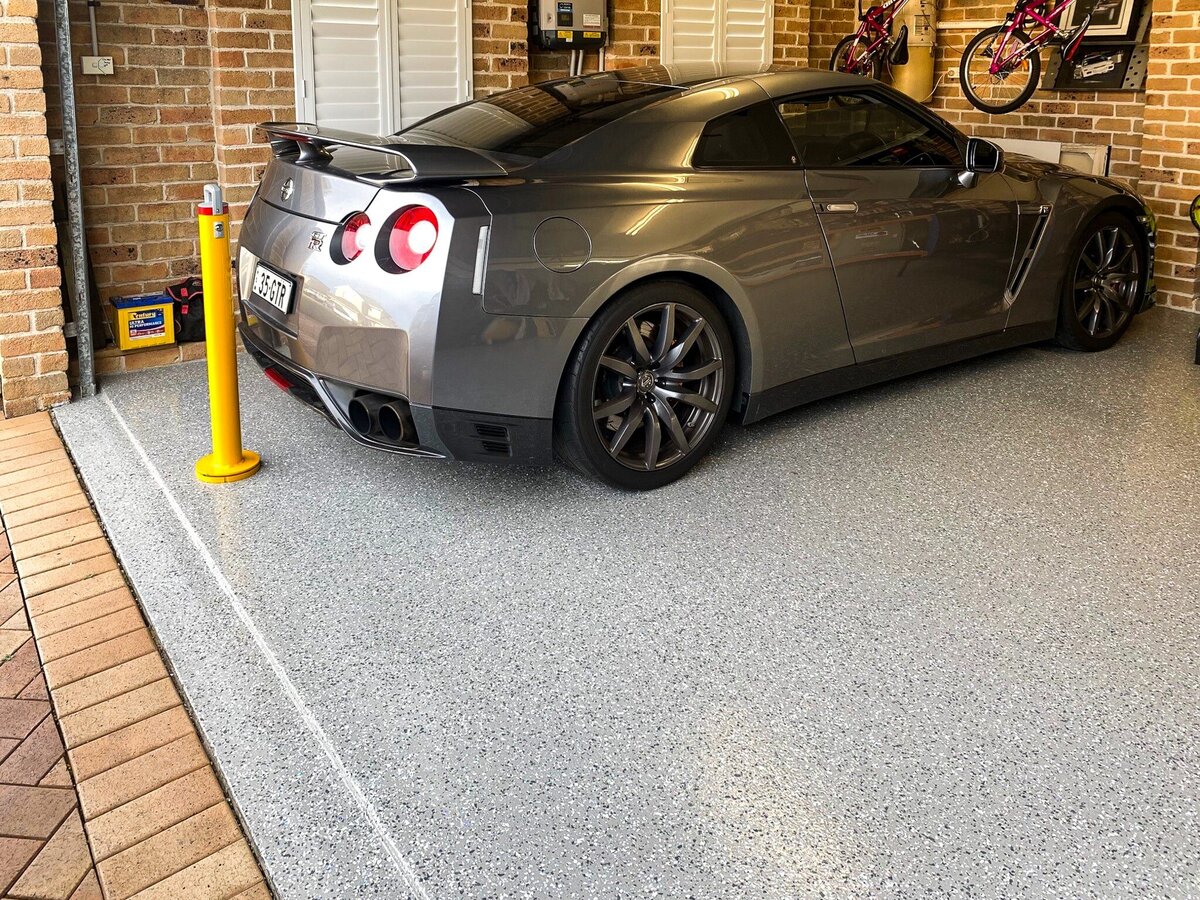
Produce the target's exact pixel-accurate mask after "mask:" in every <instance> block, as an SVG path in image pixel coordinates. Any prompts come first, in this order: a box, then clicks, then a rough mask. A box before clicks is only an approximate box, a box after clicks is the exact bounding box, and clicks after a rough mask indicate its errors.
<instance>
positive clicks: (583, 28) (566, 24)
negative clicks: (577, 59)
mask: <svg viewBox="0 0 1200 900" xmlns="http://www.w3.org/2000/svg"><path fill="white" fill-rule="evenodd" d="M530 13H531V15H530V17H529V24H530V27H531V28H532V29H533V32H534V34H533V40H534V43H537V44H540V45H541V46H542V47H545V48H546V49H547V50H584V49H588V48H592V47H603V46H604V45H605V44H607V43H608V0H532V3H531V4H530Z"/></svg>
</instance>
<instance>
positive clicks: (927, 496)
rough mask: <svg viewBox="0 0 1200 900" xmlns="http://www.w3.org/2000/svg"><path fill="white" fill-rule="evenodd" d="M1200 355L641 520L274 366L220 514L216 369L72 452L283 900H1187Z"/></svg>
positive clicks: (707, 478)
mask: <svg viewBox="0 0 1200 900" xmlns="http://www.w3.org/2000/svg"><path fill="white" fill-rule="evenodd" d="M1198 324H1200V319H1197V318H1196V317H1194V316H1190V315H1188V314H1184V313H1178V312H1172V311H1166V310H1155V311H1153V312H1151V313H1149V314H1147V315H1146V316H1143V317H1142V318H1141V319H1139V320H1138V321H1137V322H1136V323H1135V325H1134V328H1133V329H1132V331H1131V332H1130V334H1129V335H1128V336H1127V337H1126V339H1125V340H1124V341H1123V342H1122V343H1121V344H1120V345H1119V346H1118V347H1117V348H1116V349H1114V350H1112V351H1110V352H1108V353H1102V354H1093V355H1083V354H1075V353H1069V352H1066V351H1062V350H1058V349H1055V348H1052V347H1048V346H1039V347H1034V348H1028V349H1023V350H1017V351H1012V352H1007V353H1003V354H999V355H996V356H992V357H988V358H985V359H982V360H977V361H973V362H969V363H965V364H961V365H957V366H953V367H950V368H946V369H943V370H940V371H937V372H934V373H930V374H926V375H921V376H917V377H914V378H909V379H906V380H904V381H901V382H898V383H894V384H891V385H888V386H884V387H880V388H874V389H870V390H865V391H860V392H858V393H855V394H853V395H849V396H845V397H841V398H837V399H834V400H830V401H826V402H823V403H819V404H816V405H813V406H809V407H807V408H804V409H800V410H796V411H793V412H790V413H787V414H784V415H781V416H778V417H776V418H774V419H771V420H769V421H767V422H764V423H761V424H759V425H756V426H753V427H749V428H730V429H727V432H726V434H725V436H724V437H723V439H722V440H721V442H720V443H719V445H718V447H717V448H716V451H715V453H714V454H713V456H712V458H711V459H710V460H709V461H708V462H707V463H705V464H703V465H702V466H701V467H699V468H698V469H697V470H696V471H695V472H694V473H693V474H692V475H691V476H690V477H688V478H687V479H685V480H683V481H682V482H679V483H677V484H675V485H672V486H670V487H668V488H666V489H663V490H661V491H658V492H656V493H653V494H650V495H643V496H631V495H628V494H622V493H617V492H614V491H611V490H609V489H607V488H604V487H601V486H598V485H595V484H592V483H590V482H587V481H584V480H582V479H580V478H578V477H577V476H575V475H573V474H571V473H570V472H568V471H566V470H564V469H540V470H522V469H506V468H500V467H477V466H467V465H454V464H439V463H434V462H428V461H418V460H407V459H403V458H398V457H394V456H389V455H384V454H378V453H374V452H372V451H369V450H366V449H364V448H360V447H359V446H357V445H356V444H354V443H352V442H351V441H350V440H349V439H348V438H346V437H345V436H344V435H341V434H339V433H338V432H336V431H334V430H333V429H332V428H330V427H329V426H327V425H326V424H325V423H324V422H323V420H322V419H320V418H319V417H318V416H317V415H316V414H315V413H312V412H311V411H309V410H307V409H305V408H303V407H302V406H300V405H299V404H297V403H296V402H295V401H292V400H291V399H289V398H288V397H286V396H285V395H284V394H283V393H281V392H280V391H278V390H277V389H276V388H275V387H273V386H272V385H270V384H269V383H268V382H267V381H266V380H265V379H264V378H263V377H262V376H261V374H259V373H258V371H257V369H256V367H254V366H253V364H252V363H251V362H250V361H249V360H245V359H243V360H242V398H243V418H244V421H245V434H246V444H247V446H249V447H251V448H252V449H254V450H257V451H259V452H260V453H261V454H262V456H263V458H264V460H265V464H264V468H263V470H262V472H261V473H260V474H259V475H257V476H256V477H254V478H253V479H251V480H249V481H245V482H241V483H239V484H234V485H225V486H211V485H204V484H201V483H199V482H197V481H196V480H195V478H194V477H193V474H192V465H193V463H194V461H195V459H196V458H197V456H199V455H200V454H202V453H203V452H205V451H206V449H207V447H206V441H207V407H206V399H205V379H204V369H203V364H199V365H184V366H179V367H175V368H171V369H164V370H159V371H153V372H145V373H141V374H136V375H128V376H122V377H117V378H110V379H108V380H107V381H105V383H104V385H103V397H104V398H106V399H102V398H97V399H94V400H89V401H86V402H79V403H75V404H72V405H70V406H68V407H65V408H62V409H60V410H58V411H57V412H56V418H57V419H58V421H59V423H60V426H61V428H62V430H63V433H64V434H65V436H66V438H67V441H68V443H69V446H70V449H71V451H72V453H73V454H74V456H75V459H76V461H77V463H78V464H79V466H80V468H81V470H82V472H83V474H84V476H85V480H86V483H87V486H88V488H89V490H90V491H91V493H92V495H93V497H94V499H95V501H96V504H97V506H98V508H99V510H100V512H101V514H102V516H103V519H104V522H105V525H106V527H107V528H108V530H109V532H110V535H111V537H112V539H113V541H114V544H115V546H116V547H117V550H118V552H119V555H120V557H121V559H122V562H123V563H124V565H125V566H126V568H127V570H128V571H129V573H130V575H131V577H132V578H133V580H134V583H135V586H136V587H137V590H138V592H139V594H140V597H141V599H142V601H143V603H144V604H145V607H146V610H147V612H148V614H149V616H150V619H151V621H152V623H153V626H154V628H155V629H156V631H157V634H158V636H159V638H160V640H161V641H162V643H163V645H164V647H165V650H166V652H167V654H168V656H169V658H170V661H171V663H172V665H173V667H174V668H175V670H176V672H177V675H178V677H179V678H180V680H181V682H182V685H183V687H184V689H185V692H186V694H187V696H188V698H189V700H190V702H191V703H192V705H193V707H194V709H195V711H196V712H197V714H198V717H199V720H200V724H201V727H202V729H203V732H204V734H205V736H206V739H207V740H208V741H209V742H210V743H211V746H212V748H213V751H214V753H215V756H216V759H217V761H218V763H219V766H220V768H221V770H222V772H223V773H224V775H225V777H226V779H227V780H228V783H229V785H230V787H231V789H232V792H233V795H234V799H235V801H236V803H237V804H238V806H239V808H240V810H241V812H242V814H243V815H244V817H245V819H246V821H247V823H248V825H249V828H250V831H251V834H252V837H253V839H254V841H255V843H256V846H257V848H258V849H259V851H260V852H261V854H262V857H263V860H264V862H265V864H266V866H267V868H268V870H269V872H270V875H271V878H272V879H273V881H274V884H275V886H276V889H277V890H278V892H279V893H280V895H281V896H282V897H284V898H289V900H290V898H307V897H316V896H322V897H356V898H357V897H386V898H402V897H405V896H409V895H410V894H412V895H416V896H421V895H425V896H429V897H436V898H454V897H472V898H475V897H554V898H568V897H605V898H607V897H654V896H658V897H670V898H682V897H702V898H717V897H744V898H783V897H788V898H792V897H828V898H841V897H872V898H875V897H913V896H954V897H968V896H969V897H1014V896H1026V897H1032V896H1062V897H1072V898H1082V897H1190V896H1200V817H1198V810H1200V666H1198V664H1197V655H1198V649H1197V648H1198V647H1200V368H1197V367H1195V366H1193V365H1192V364H1191V362H1190V360H1191V355H1192V352H1193V346H1194V345H1193V343H1192V341H1193V338H1194V332H1195V329H1196V327H1197V325H1198ZM110 403H111V407H110V405H109V404H110ZM114 409H115V410H116V413H115V414H114ZM121 420H123V421H124V422H126V423H127V424H128V427H129V429H130V430H131V432H132V433H133V435H134V436H135V438H136V440H137V442H138V443H139V444H140V445H141V446H142V447H143V448H144V452H145V454H146V458H147V460H148V461H149V463H151V464H152V465H153V467H154V468H155V469H156V470H157V471H159V472H161V477H162V479H163V482H164V484H165V486H166V488H167V489H168V491H169V493H170V496H171V497H173V498H174V500H175V502H176V503H177V504H178V507H179V510H178V512H179V513H181V514H182V516H183V518H184V519H186V521H187V522H189V523H190V527H192V528H193V529H194V534H195V537H196V539H198V540H199V542H200V543H201V545H202V546H203V547H204V548H205V551H206V552H207V553H209V554H211V557H212V559H213V560H214V561H215V564H216V566H217V567H218V568H219V573H218V572H214V571H213V570H212V568H210V567H209V566H208V565H207V564H206V562H205V560H204V558H203V554H202V553H201V552H199V551H198V550H197V549H196V547H195V546H194V545H193V544H192V543H191V542H190V539H189V537H188V535H187V533H186V531H185V527H184V525H183V524H182V520H181V519H180V517H179V515H177V512H176V510H174V509H173V508H172V506H171V504H170V501H169V500H168V499H167V494H166V493H164V491H163V490H162V489H161V486H160V485H158V484H156V483H155V481H154V479H153V478H152V477H151V475H150V474H149V469H148V467H147V466H146V464H145V461H143V460H142V458H141V457H140V456H139V455H138V452H137V451H135V450H134V449H133V444H132V443H131V441H130V439H129V437H128V436H127V435H126V433H125V432H124V431H123V430H122V427H121V425H120V421H121ZM218 575H219V576H221V577H223V578H225V579H227V580H228V585H229V587H230V588H231V590H230V591H228V592H226V591H223V590H222V588H221V586H220V584H219V581H218ZM238 605H240V606H241V607H242V608H243V609H244V612H245V615H244V617H239V615H238V614H237V612H236V607H237V606H238ZM247 623H251V624H252V625H253V627H254V628H256V629H257V630H258V632H259V638H258V639H257V640H256V639H255V637H254V635H253V634H252V633H251V630H250V628H249V627H248V624H247ZM264 648H266V649H267V650H268V651H269V652H271V653H273V654H274V655H275V657H276V659H277V665H276V666H275V667H274V668H273V667H272V666H271V664H270V663H269V662H268V659H267V657H266V656H265V655H264ZM285 683H286V684H289V685H290V686H291V690H293V691H294V693H293V694H289V693H288V689H287V688H285V686H284V685H285ZM294 701H298V703H299V704H300V705H299V706H298V705H297V703H296V702H294ZM301 707H302V708H303V709H306V710H308V711H309V712H310V713H311V716H312V719H311V720H307V719H305V717H304V716H303V715H302V713H301V711H300V709H301ZM318 729H319V733H321V734H323V735H324V738H325V741H326V743H324V744H322V743H321V741H320V740H318V738H317V737H316V735H317V734H318ZM339 766H342V767H344V768H339ZM354 786H357V787H358V788H360V789H361V792H362V795H361V797H360V798H359V799H358V800H356V799H355V797H354V795H353V790H354ZM389 842H390V843H391V847H392V850H391V852H389V849H388V847H389ZM406 869H407V871H408V874H407V875H406V874H405V872H406ZM414 882H416V883H417V886H415V887H414Z"/></svg>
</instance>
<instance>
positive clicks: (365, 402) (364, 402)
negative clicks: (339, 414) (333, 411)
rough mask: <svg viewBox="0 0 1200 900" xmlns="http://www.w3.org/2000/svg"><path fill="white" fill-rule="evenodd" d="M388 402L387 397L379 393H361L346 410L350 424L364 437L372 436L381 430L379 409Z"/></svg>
mask: <svg viewBox="0 0 1200 900" xmlns="http://www.w3.org/2000/svg"><path fill="white" fill-rule="evenodd" d="M385 403H387V398H386V397H380V396H378V395H377V394H360V395H359V396H357V397H355V398H354V399H353V400H351V401H350V405H349V406H348V407H347V408H346V412H347V414H348V415H349V417H350V424H351V426H353V428H354V430H355V431H357V432H358V433H359V434H361V435H362V436H363V437H370V436H371V435H373V434H376V433H378V432H379V430H380V429H379V410H380V408H381V407H382V406H383V405H384V404H385Z"/></svg>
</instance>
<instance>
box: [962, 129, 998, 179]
mask: <svg viewBox="0 0 1200 900" xmlns="http://www.w3.org/2000/svg"><path fill="white" fill-rule="evenodd" d="M1002 168H1004V151H1003V150H1001V149H1000V148H999V147H997V146H996V145H995V144H993V143H992V142H991V141H985V140H984V139H983V138H976V137H973V138H967V171H968V172H975V173H977V174H980V175H987V174H990V173H992V172H999V171H1000V170H1001V169H1002Z"/></svg>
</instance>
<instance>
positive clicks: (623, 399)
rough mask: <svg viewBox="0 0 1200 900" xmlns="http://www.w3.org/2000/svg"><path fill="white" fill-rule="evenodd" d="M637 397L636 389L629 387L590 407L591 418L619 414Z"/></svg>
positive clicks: (605, 417)
mask: <svg viewBox="0 0 1200 900" xmlns="http://www.w3.org/2000/svg"><path fill="white" fill-rule="evenodd" d="M636 399H637V391H635V390H634V389H633V388H629V389H628V390H627V391H625V392H624V393H622V394H619V395H618V396H616V397H613V398H612V399H611V400H608V401H606V402H604V403H601V404H600V405H599V406H596V407H593V408H592V418H594V419H607V418H609V417H610V416H616V415H620V414H621V413H623V412H625V410H627V409H629V407H631V406H632V405H633V401H634V400H636Z"/></svg>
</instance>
